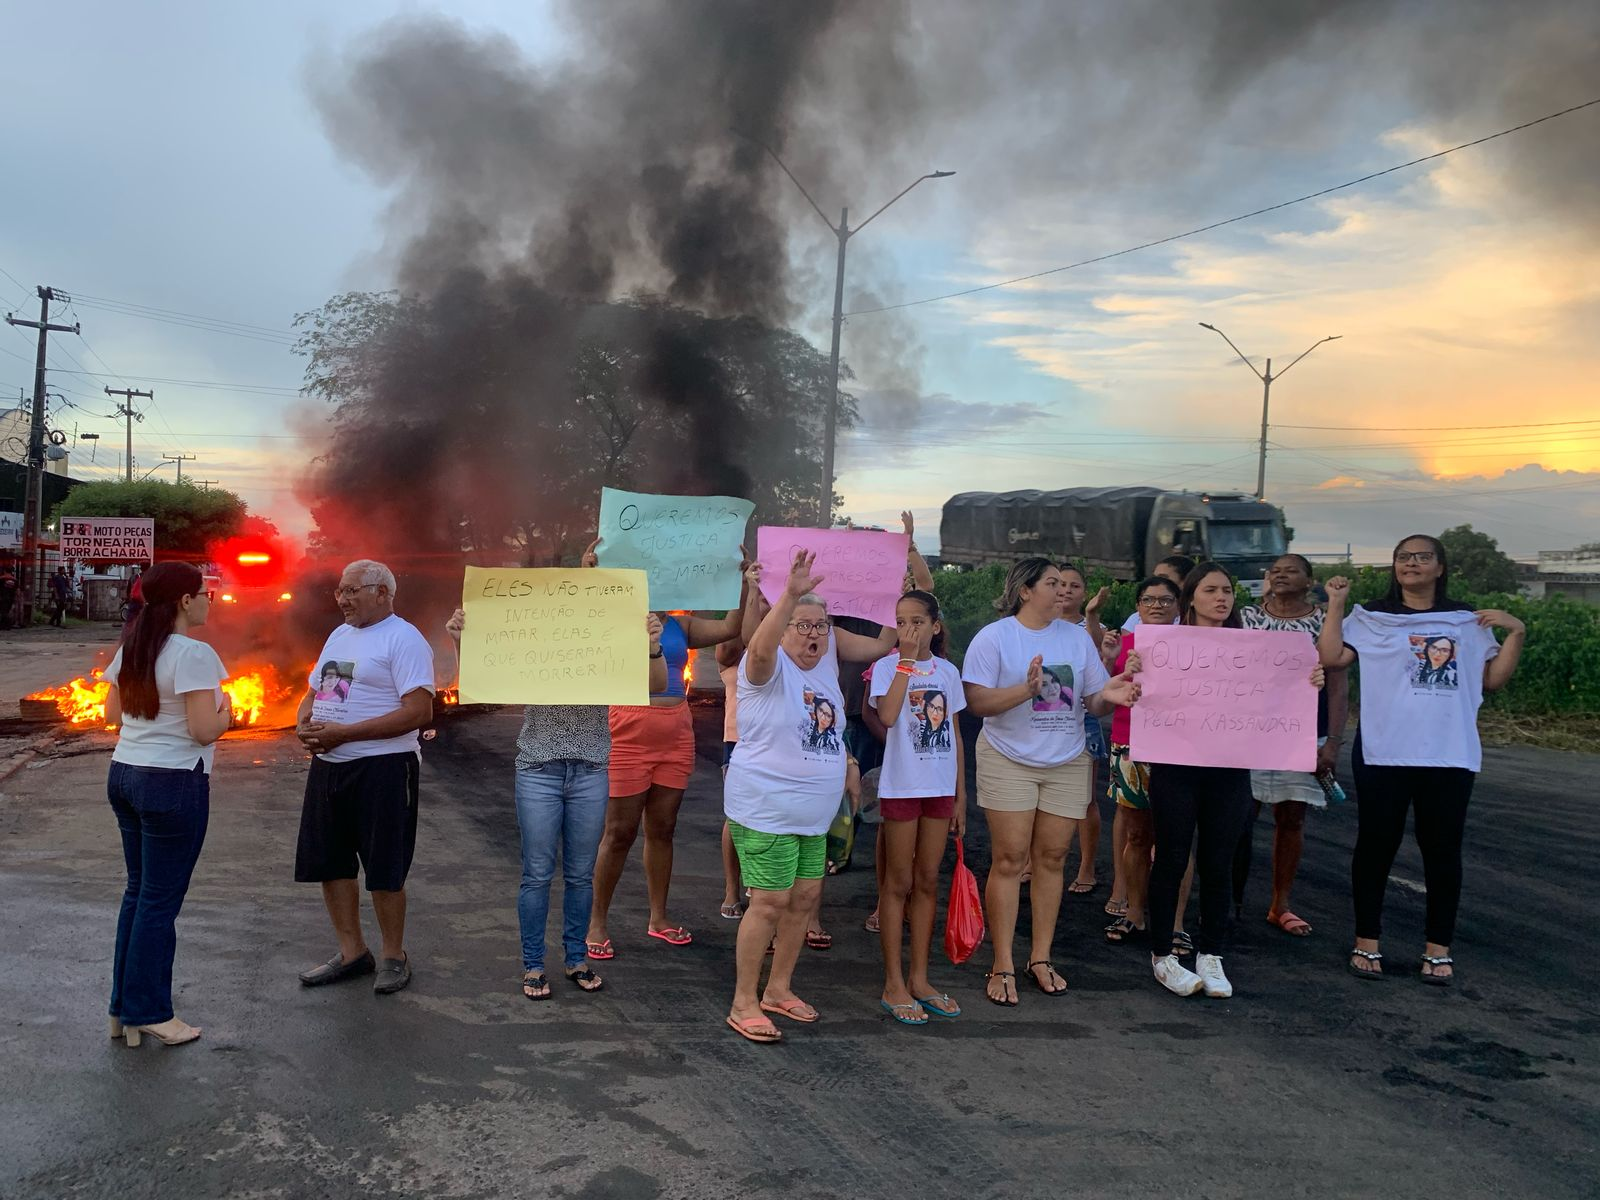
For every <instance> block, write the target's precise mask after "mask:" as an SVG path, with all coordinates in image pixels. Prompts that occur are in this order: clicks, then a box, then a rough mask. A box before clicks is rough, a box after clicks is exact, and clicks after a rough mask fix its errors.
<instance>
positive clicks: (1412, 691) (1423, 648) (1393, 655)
mask: <svg viewBox="0 0 1600 1200" xmlns="http://www.w3.org/2000/svg"><path fill="white" fill-rule="evenodd" d="M1344 642H1345V645H1347V646H1349V647H1350V649H1352V650H1354V651H1355V652H1356V653H1357V654H1358V655H1359V656H1360V659H1361V757H1362V759H1363V760H1364V761H1366V762H1367V763H1370V764H1371V765H1373V766H1384V767H1465V768H1466V769H1467V770H1469V771H1478V770H1480V769H1481V768H1482V767H1483V745H1482V743H1481V742H1480V741H1479V740H1478V706H1479V705H1481V704H1482V703H1483V668H1484V665H1485V664H1486V663H1487V662H1488V661H1489V660H1490V659H1491V658H1493V657H1495V655H1497V654H1499V653H1500V643H1499V642H1497V641H1496V640H1495V637H1494V633H1493V632H1492V631H1490V630H1488V629H1485V628H1484V627H1483V626H1481V625H1479V624H1478V618H1477V615H1476V614H1475V613H1472V612H1468V611H1457V612H1427V613H1406V614H1403V615H1402V614H1399V613H1385V612H1369V611H1368V610H1367V609H1365V608H1362V607H1361V606H1360V605H1357V606H1356V607H1355V609H1354V610H1353V611H1352V612H1351V613H1350V615H1349V616H1347V617H1346V618H1345V619H1344Z"/></svg>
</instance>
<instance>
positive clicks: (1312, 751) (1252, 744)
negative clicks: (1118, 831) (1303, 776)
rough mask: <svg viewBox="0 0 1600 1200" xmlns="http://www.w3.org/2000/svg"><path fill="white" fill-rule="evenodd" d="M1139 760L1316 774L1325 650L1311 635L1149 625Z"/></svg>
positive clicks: (1143, 639) (1132, 747) (1135, 728)
mask: <svg viewBox="0 0 1600 1200" xmlns="http://www.w3.org/2000/svg"><path fill="white" fill-rule="evenodd" d="M1133 648H1134V649H1135V650H1136V651H1138V653H1139V659H1140V666H1141V670H1140V672H1139V676H1138V680H1139V685H1140V696H1139V702H1138V703H1137V704H1135V705H1134V706H1133V711H1132V712H1131V713H1130V714H1129V717H1130V722H1129V739H1128V755H1129V757H1130V758H1132V759H1133V760H1134V761H1135V762H1145V763H1183V764H1187V765H1189V766H1196V767H1251V768H1253V769H1255V770H1266V771H1314V770H1316V765H1317V689H1316V688H1315V687H1314V686H1312V683H1311V672H1312V669H1313V668H1314V667H1315V666H1316V665H1317V648H1316V645H1315V643H1313V642H1312V640H1311V635H1310V634H1307V633H1289V632H1280V631H1277V630H1270V629H1202V628H1199V627H1197V626H1193V625H1140V626H1138V627H1137V628H1135V629H1134V631H1133Z"/></svg>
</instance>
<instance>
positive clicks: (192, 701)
mask: <svg viewBox="0 0 1600 1200" xmlns="http://www.w3.org/2000/svg"><path fill="white" fill-rule="evenodd" d="M143 583H144V587H143V592H144V607H143V608H141V609H140V610H139V615H138V616H137V617H135V618H134V621H133V624H132V627H131V628H130V629H129V631H128V636H127V638H126V639H125V640H124V641H123V643H122V646H121V648H120V649H118V651H117V653H116V657H114V658H113V659H112V660H111V665H110V667H108V668H107V669H106V677H107V678H108V679H109V680H110V681H111V690H110V691H109V692H108V693H107V695H106V724H107V725H114V726H120V729H119V732H118V734H117V746H116V749H115V750H113V751H112V754H111V774H110V777H109V778H108V779H107V781H106V792H107V796H108V798H109V799H110V801H111V809H112V811H113V812H115V813H116V816H117V827H118V829H119V830H121V833H122V857H123V860H124V862H125V863H126V865H127V869H128V883H127V887H126V888H125V889H124V891H123V894H122V911H121V913H120V914H119V915H118V917H117V943H116V953H115V958H114V960H113V964H112V968H111V1010H110V1011H111V1036H112V1037H125V1038H126V1039H127V1042H128V1045H130V1046H137V1045H138V1044H139V1041H140V1035H141V1034H146V1033H148V1034H150V1035H151V1036H153V1037H155V1038H156V1039H157V1040H158V1041H160V1042H161V1043H162V1044H163V1045H166V1046H179V1045H182V1044H183V1043H185V1042H192V1041H194V1040H195V1039H196V1038H197V1037H199V1036H200V1030H199V1029H197V1028H196V1027H194V1026H193V1025H189V1024H187V1023H185V1022H183V1021H180V1020H179V1019H178V1018H177V1017H176V1016H175V1015H173V1011H172V960H173V956H174V954H175V953H176V952H177V932H176V929H175V925H176V922H177V919H178V910H179V909H181V908H182V907H183V898H184V896H185V894H186V893H187V892H188V890H189V878H190V876H191V875H192V874H193V873H194V865H195V863H196V862H197V861H198V860H199V858H200V847H201V846H202V845H203V844H204V842H205V838H206V821H207V819H208V817H209V815H210V811H211V761H212V753H213V751H212V743H214V742H215V741H216V740H217V739H218V738H219V737H221V736H222V735H223V733H224V732H226V731H227V728H228V725H229V722H230V720H231V718H232V715H233V714H232V711H231V709H230V708H229V705H228V700H227V697H226V696H225V695H223V692H222V686H221V685H222V681H223V679H224V678H226V677H227V671H226V669H225V668H224V667H223V665H222V660H221V659H219V658H218V657H217V652H216V651H215V650H213V649H212V648H211V647H210V646H208V645H206V643H204V642H201V641H197V640H195V639H194V638H192V637H190V636H189V631H190V630H191V629H195V628H198V627H199V626H201V625H204V624H205V623H206V616H207V614H208V613H209V612H210V610H211V596H210V593H209V592H207V591H206V590H205V580H204V578H203V577H202V576H201V574H200V572H199V570H198V569H197V568H195V567H193V566H191V565H189V564H188V563H157V564H156V565H155V566H153V567H151V568H150V569H149V570H148V571H146V572H145V573H144V576H143Z"/></svg>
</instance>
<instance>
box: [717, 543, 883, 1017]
mask: <svg viewBox="0 0 1600 1200" xmlns="http://www.w3.org/2000/svg"><path fill="white" fill-rule="evenodd" d="M815 562H816V556H815V555H814V554H812V553H809V552H801V553H799V554H797V555H795V559H794V563H793V565H792V566H791V567H790V570H789V577H788V579H787V580H786V581H785V584H784V590H783V592H782V593H781V594H780V595H779V596H778V598H777V600H776V601H775V602H774V603H773V605H772V607H771V608H770V609H769V610H768V611H767V613H766V615H765V616H760V615H759V614H760V611H761V602H760V588H759V586H758V585H759V583H760V578H761V568H760V566H759V565H752V566H751V567H750V568H749V569H748V570H747V571H746V573H745V579H746V582H747V583H748V585H749V590H748V594H747V597H746V603H745V614H746V621H747V628H752V632H751V634H750V636H749V637H748V638H747V639H746V643H747V645H748V647H749V648H748V649H747V650H746V651H745V655H744V658H743V659H741V660H740V662H739V683H738V688H739V741H738V744H737V745H736V746H734V748H733V758H732V760H731V761H730V762H729V763H728V776H727V779H726V780H725V782H724V784H723V809H724V811H725V813H726V815H727V818H728V836H729V837H730V838H731V839H732V841H733V846H734V850H735V851H736V852H737V854H738V856H739V871H740V874H741V875H742V876H743V878H744V883H745V886H746V887H747V888H749V889H750V907H749V908H748V909H747V910H746V911H745V914H744V917H743V918H742V919H741V920H740V921H739V934H738V940H737V949H736V952H735V963H736V972H737V974H736V978H735V983H734V992H733V1004H732V1005H731V1007H730V1008H729V1011H728V1018H727V1023H728V1026H729V1028H731V1029H732V1030H733V1031H734V1032H735V1033H737V1034H738V1035H739V1036H740V1037H742V1038H745V1039H747V1040H749V1041H752V1042H763V1043H766V1042H777V1041H781V1040H782V1038H783V1035H782V1033H780V1032H779V1031H778V1028H777V1026H776V1025H774V1024H773V1022H772V1021H771V1019H770V1017H772V1016H781V1017H785V1018H787V1019H788V1020H791V1021H798V1022H801V1023H803V1024H810V1023H811V1022H813V1021H815V1020H816V1019H817V1010H816V1009H814V1008H813V1007H811V1005H809V1004H807V1003H806V1002H805V1001H804V1000H802V999H800V998H799V997H798V996H796V995H795V993H794V986H793V976H794V967H795V962H796V960H797V959H798V958H799V957H800V948H801V946H802V944H803V943H804V941H805V936H806V924H807V921H808V920H809V918H810V916H811V914H812V912H813V911H814V909H815V906H816V905H817V903H818V902H819V901H820V898H821V894H822V879H823V876H824V875H825V874H826V864H827V854H828V849H827V841H828V838H827V833H828V826H829V825H830V824H832V822H833V818H834V814H836V813H837V812H838V811H839V797H840V796H841V795H842V794H843V792H844V786H845V767H846V757H847V756H846V754H845V751H844V745H843V741H844V738H843V734H844V726H845V720H844V717H843V713H844V696H843V694H842V692H841V690H840V687H839V657H840V655H841V654H842V655H844V656H846V657H848V658H851V659H857V658H861V659H868V660H871V659H876V658H879V657H881V656H882V655H883V654H885V653H886V652H887V651H888V650H889V649H890V648H891V647H893V646H894V645H895V644H896V642H897V640H898V637H897V635H896V633H895V631H894V630H887V631H885V632H884V633H883V634H881V635H880V636H879V637H878V638H876V639H873V638H867V637H863V636H861V635H858V634H850V633H846V632H845V631H844V630H841V629H835V628H834V627H833V622H832V621H831V620H829V618H828V608H827V605H826V603H824V601H823V600H822V598H821V597H820V596H818V595H817V594H816V588H817V586H818V585H819V584H821V583H822V579H823V577H822V576H820V575H814V574H812V568H813V566H814V564H815ZM758 618H759V624H757V623H756V621H757V620H758ZM769 945H770V946H772V947H773V953H772V971H771V974H770V975H769V976H768V979H767V985H766V988H765V989H764V990H758V985H759V984H760V982H761V965H762V963H763V962H764V961H765V959H766V955H767V947H768V946H769Z"/></svg>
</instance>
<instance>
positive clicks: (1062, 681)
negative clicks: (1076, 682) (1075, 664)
mask: <svg viewBox="0 0 1600 1200" xmlns="http://www.w3.org/2000/svg"><path fill="white" fill-rule="evenodd" d="M1072 682H1073V676H1072V668H1071V667H1070V666H1057V667H1046V668H1045V669H1044V686H1043V687H1041V688H1040V689H1039V694H1038V695H1037V696H1035V697H1034V698H1033V711H1034V712H1070V711H1071V710H1072Z"/></svg>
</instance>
